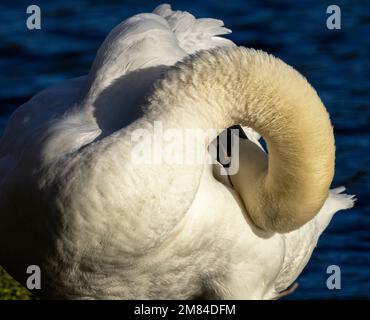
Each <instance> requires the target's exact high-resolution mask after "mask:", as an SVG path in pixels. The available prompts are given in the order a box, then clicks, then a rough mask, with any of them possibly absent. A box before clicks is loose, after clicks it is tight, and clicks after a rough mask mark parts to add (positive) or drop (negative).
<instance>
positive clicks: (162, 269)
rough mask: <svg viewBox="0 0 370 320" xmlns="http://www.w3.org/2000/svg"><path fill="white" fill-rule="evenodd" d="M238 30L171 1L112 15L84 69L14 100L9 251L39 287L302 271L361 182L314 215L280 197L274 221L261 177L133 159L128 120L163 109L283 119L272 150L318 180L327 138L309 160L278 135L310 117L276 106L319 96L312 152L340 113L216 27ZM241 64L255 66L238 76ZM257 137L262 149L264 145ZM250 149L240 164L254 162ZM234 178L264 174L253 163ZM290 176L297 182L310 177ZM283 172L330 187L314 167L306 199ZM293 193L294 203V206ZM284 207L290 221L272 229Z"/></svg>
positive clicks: (280, 282)
mask: <svg viewBox="0 0 370 320" xmlns="http://www.w3.org/2000/svg"><path fill="white" fill-rule="evenodd" d="M229 32H230V31H229V30H228V29H226V28H225V27H224V26H223V22H222V21H220V20H215V19H196V18H195V17H194V16H193V15H191V14H190V13H187V12H181V11H172V9H171V7H170V6H169V5H161V6H159V7H158V8H156V9H155V10H154V12H153V13H145V14H139V15H136V16H134V17H131V18H129V19H128V20H126V21H124V22H123V23H121V24H120V25H118V26H117V27H116V28H114V30H113V31H112V32H111V33H110V34H109V36H108V37H107V39H106V40H105V41H104V43H103V45H102V46H101V48H100V49H99V51H98V53H97V57H96V59H95V61H94V64H93V66H92V68H91V70H90V73H89V75H88V76H84V77H80V78H76V79H72V80H68V81H65V82H63V83H61V84H59V85H56V86H53V87H51V88H48V89H46V90H44V91H42V92H41V93H39V94H37V95H36V96H35V97H33V98H32V99H31V100H30V101H29V102H27V103H26V104H25V105H23V106H21V107H20V108H18V109H17V110H16V112H15V113H14V114H13V115H12V117H11V119H10V121H9V123H8V126H7V128H6V130H5V133H4V135H3V137H2V138H1V141H0V243H1V244H2V247H1V248H0V265H3V266H4V267H5V268H6V269H7V270H8V271H9V272H10V273H11V274H12V275H13V276H14V277H15V278H16V279H18V280H19V281H21V282H23V283H24V282H25V279H26V277H27V274H26V268H27V266H28V265H33V264H37V265H39V266H40V267H41V270H42V281H43V282H42V290H41V291H40V292H36V294H38V295H40V296H41V297H49V298H50V297H52V298H76V299H82V298H117V299H119V298H123V299H127V298H131V299H132V298H192V297H196V296H203V297H208V298H209V297H211V298H212V297H213V298H224V299H228V298H234V299H272V298H276V297H278V296H279V295H280V292H281V291H284V290H285V289H287V288H288V286H289V285H291V284H292V283H293V282H294V280H295V279H296V278H297V277H298V275H299V274H300V272H301V271H302V269H303V268H304V266H305V265H306V263H307V261H308V260H309V258H310V255H311V253H312V250H313V249H314V247H315V246H316V243H317V240H318V238H319V236H320V234H321V233H322V231H323V230H324V229H325V228H326V226H327V225H328V223H329V222H330V220H331V218H332V216H333V214H334V213H335V212H337V211H338V210H342V209H347V208H350V207H352V205H353V199H352V197H351V196H347V195H345V194H340V192H342V191H343V190H344V188H342V189H335V190H332V191H330V192H329V194H328V195H327V193H326V194H324V196H325V198H326V197H327V199H326V201H325V203H324V205H323V206H322V200H318V203H319V202H320V201H321V203H320V206H317V204H315V205H313V207H315V206H316V207H318V208H320V207H321V209H320V210H319V212H318V213H317V210H314V212H309V216H307V215H305V216H304V219H303V218H302V219H303V220H299V221H295V220H294V219H295V218H292V217H291V216H288V213H287V214H286V216H287V217H286V218H284V214H285V213H284V212H279V213H280V214H282V216H283V218H280V216H279V217H275V216H273V214H275V213H274V211H273V210H272V209H273V208H272V209H271V208H270V209H271V215H269V214H270V213H269V214H267V213H266V218H265V220H261V221H259V220H258V219H257V220H255V221H254V219H255V217H254V216H253V213H254V210H253V208H255V207H252V204H250V203H249V202H248V201H247V199H249V197H250V192H247V191H246V190H244V187H243V188H242V189H240V190H239V189H238V188H237V187H234V188H233V187H232V186H231V185H228V180H225V179H224V178H222V177H218V176H217V173H216V172H217V170H214V169H215V168H214V167H212V166H211V165H194V166H184V167H181V166H170V165H163V166H144V165H137V164H135V163H132V162H130V158H129V151H130V148H131V141H130V133H131V132H132V131H133V130H134V129H138V128H146V129H150V128H151V125H152V123H153V121H162V122H163V123H164V126H165V127H167V128H171V127H175V128H194V127H201V128H203V129H204V128H206V129H207V128H208V127H216V128H218V129H220V128H221V127H222V126H223V125H224V126H225V127H227V126H228V125H231V124H234V123H235V122H236V121H238V120H240V123H241V124H242V125H243V126H246V125H250V126H255V127H258V126H260V127H261V128H262V129H264V128H265V127H264V126H266V132H267V133H269V132H270V131H271V132H272V133H275V134H276V132H277V131H279V135H278V136H277V137H274V136H273V135H272V137H273V139H271V141H272V142H271V145H273V142H276V143H277V146H278V147H276V148H272V150H273V151H275V149H276V150H277V151H279V152H280V153H279V152H277V153H276V154H277V155H278V156H284V157H285V158H284V157H281V159H288V160H287V162H286V167H287V168H292V170H293V169H295V166H296V163H297V162H296V161H293V160H294V159H298V160H299V161H298V160H297V161H298V162H299V163H302V168H301V169H300V170H301V171H299V168H298V169H296V170H297V173H301V172H302V171H305V170H306V171H307V172H308V173H310V172H311V171H312V175H313V176H315V174H317V176H315V177H319V178H320V179H318V180H320V181H321V177H320V176H319V175H320V173H317V170H316V169H315V168H316V167H315V166H314V165H316V162H317V163H319V164H320V165H322V164H323V163H328V164H329V165H328V166H329V167H330V166H331V161H333V159H332V157H331V155H330V154H329V153H330V152H329V151H325V150H324V149H323V150H321V151H320V150H319V149H320V148H319V147H318V148H316V147H315V148H316V149H317V150H319V151H317V150H316V149H315V148H313V147H312V150H314V152H313V154H312V153H310V154H311V155H312V158H313V160H312V161H310V162H307V161H306V162H305V159H304V158H302V157H303V156H300V155H299V154H297V155H296V154H295V153H294V152H295V151H292V150H293V149H292V147H291V145H290V143H289V145H287V144H286V145H285V146H286V147H285V148H282V146H281V143H282V142H281V141H288V140H284V139H283V137H284V138H285V137H286V136H287V134H288V133H289V134H291V136H290V137H291V138H292V140H294V139H295V138H296V135H295V134H292V132H295V133H296V134H297V135H298V138H299V137H300V135H299V134H300V132H299V131H297V130H298V129H297V128H296V127H297V125H296V124H294V123H291V121H288V120H287V121H286V122H285V120H284V119H285V118H284V119H283V120H282V118H279V117H278V116H277V113H273V112H274V110H275V109H274V108H276V110H279V112H280V113H279V114H281V113H283V112H287V111H286V109H284V108H288V107H290V104H291V105H292V106H293V107H294V108H293V107H292V109H291V111H292V114H294V112H296V116H297V117H298V116H299V114H300V113H299V110H298V111H294V110H297V108H295V104H297V105H299V106H300V107H302V108H303V107H304V106H301V104H299V103H297V101H298V102H302V101H303V102H305V99H307V103H306V104H307V105H308V107H307V110H311V109H312V110H316V109H315V108H317V110H318V111H317V112H316V111H312V114H311V115H310V114H309V112H310V111H307V114H308V115H307V116H305V117H306V118H305V119H303V118H297V119H298V120H297V121H302V122H300V126H301V127H302V129H301V130H304V129H305V130H307V133H308V134H311V136H309V137H307V138H306V139H305V140H304V136H305V134H306V132H304V133H303V132H302V137H301V139H303V140H299V141H298V142H297V143H296V144H295V143H294V141H292V145H293V146H296V149H294V150H296V152H297V153H299V152H309V151H310V149H309V146H307V148H306V149H302V148H301V145H302V143H303V145H304V144H305V143H306V144H310V143H312V144H314V143H315V142H316V141H317V145H318V146H319V145H320V144H321V143H319V142H318V141H319V139H322V140H323V142H322V144H323V145H324V146H326V144H327V145H329V146H331V144H332V140H330V139H331V138H330V134H331V132H330V128H331V127H330V126H329V124H330V122H328V120H326V118H325V116H324V113H323V111H322V110H324V109H323V108H322V104H321V102H320V101H319V99H318V97H317V96H316V95H315V92H314V91H313V89H312V88H311V87H310V86H309V85H308V84H307V83H306V82H305V80H303V78H301V77H300V76H298V75H297V73H296V72H295V71H294V70H293V69H291V68H288V67H287V66H286V65H285V64H283V63H282V62H281V61H279V60H277V59H275V58H274V57H272V56H267V55H266V54H264V53H261V52H257V51H254V50H247V49H240V48H237V47H236V46H235V45H234V44H233V43H232V42H231V41H230V40H227V39H224V38H221V37H219V36H220V35H223V34H227V33H229ZM221 47H222V48H221ZM202 50H205V51H203V53H198V52H200V51H202ZM194 53H196V54H195V55H191V54H194ZM179 61H184V63H178V62H179ZM176 63H177V64H176ZM175 64H176V66H175V67H172V66H173V65H175ZM200 70H209V72H200ZM239 70H241V71H240V72H241V73H240V74H239ZM276 70H277V71H276ZM243 72H244V73H243ZM279 72H282V73H284V74H281V75H280V74H279ZM265 74H266V75H268V77H267V76H266V77H265ZM243 75H244V76H245V77H244V76H243ZM287 76H288V77H287ZM289 77H292V81H290V79H289ZM244 78H246V79H249V80H246V84H243V86H242V87H239V84H240V86H241V85H242V84H241V83H242V82H243V81H244V80H243V79H244ZM270 78H271V79H272V80H271V83H270V84H267V82H266V81H270V80H267V79H270ZM161 79H162V80H161ZM263 81H265V83H264V82H263ZM289 81H290V82H289ZM154 83H155V85H154V86H153V84H154ZM254 86H256V87H254ZM295 86H296V87H295ZM260 87H261V89H260ZM224 88H226V89H225V90H224ZM262 88H263V89H262ZM269 88H272V89H276V90H275V91H273V92H274V93H275V94H276V96H270V95H271V92H270V91H268V90H269ZM293 88H296V89H297V90H294V89H293ZM263 90H265V91H263ZM266 90H267V91H266ZM241 92H250V93H248V94H247V93H246V96H242V95H241ZM289 92H291V94H288V93H289ZM301 92H303V93H304V94H303V93H302V94H301V95H300V93H301ZM258 93H261V94H258ZM252 94H253V95H254V96H253V97H252ZM279 94H281V96H279ZM242 98H243V99H244V100H243V99H242ZM264 99H265V100H264ZM243 101H247V102H246V103H245V108H246V109H245V110H244V109H242V108H244V103H242V102H243ZM265 102H266V103H265ZM226 104H227V105H228V106H226ZM263 104H266V105H268V104H269V105H271V107H269V108H267V107H266V108H265V109H263V107H262V105H263ZM260 106H261V108H262V109H258V108H260ZM253 108H254V109H253ZM279 108H280V109H279ZM253 110H262V111H258V112H256V113H255V112H254V111H253ZM264 110H265V111H266V110H267V111H266V112H265V111H264ZM289 110H290V109H289ZM264 112H265V113H264ZM271 112H272V113H271ZM244 113H245V114H246V115H245V116H244ZM301 113H302V112H301ZM239 114H240V116H239ZM289 114H290V113H289ZM267 115H270V116H271V117H270V116H267ZM243 117H245V118H248V119H249V120H248V119H246V120H245V119H244V118H243ZM254 118H256V119H257V120H254ZM319 118H320V121H316V120H318V119H319ZM324 118H325V119H324ZM206 119H207V120H206ZM208 119H210V120H208ZM250 119H252V120H250ZM260 119H262V120H263V121H262V120H260ZM321 119H323V120H321ZM272 120H274V121H272ZM275 120H276V121H275ZM253 121H254V122H253ZM259 121H260V122H261V123H260V122H259ZM279 121H280V122H279ZM305 121H306V122H307V124H312V128H310V127H311V125H307V126H306V125H305V124H306V122H305ZM275 123H277V124H279V125H281V127H278V128H277V127H275ZM283 125H285V126H286V128H287V130H285V129H284V127H283ZM316 125H317V128H316V127H315V126H316ZM294 126H295V127H294ZM321 127H324V128H327V129H325V130H327V131H325V132H327V136H328V137H329V138H328V140H325V139H326V138H325V135H324V137H323V136H322V134H321V133H322V132H324V131H321V133H320V130H321ZM329 127H330V128H329ZM277 129H279V130H277ZM288 129H289V130H292V131H289V130H288ZM269 130H270V131H269ZM294 130H295V131H294ZM310 130H311V131H312V132H311V131H310ZM323 130H324V129H323ZM288 131H289V132H288ZM316 132H318V133H317V134H316ZM246 134H247V135H248V137H249V138H250V140H251V141H253V142H254V143H256V144H258V139H259V137H260V136H259V135H258V134H257V133H256V132H255V131H254V130H253V129H251V128H248V127H247V128H246ZM298 138H297V140H298ZM267 140H268V139H267ZM241 143H243V142H241ZM279 143H280V146H279ZM268 144H269V141H268ZM248 148H249V147H248V146H247V145H246V150H247V151H246V156H248V157H251V158H250V159H252V160H251V161H252V162H253V161H254V160H253V159H254V156H255V154H257V153H255V151H248V150H254V149H248ZM300 148H301V149H300ZM284 150H285V151H284ZM328 150H331V149H330V148H328ZM316 151H317V157H318V159H321V160H317V161H316V159H315V152H316ZM260 152H261V151H260ZM284 152H285V153H284ZM288 152H289V153H288ZM325 152H327V153H325ZM324 153H325V154H324ZM287 155H289V157H287ZM260 156H261V157H262V158H265V159H267V155H266V154H261V155H260ZM270 157H271V158H272V157H273V155H270ZM295 157H297V158H295ZM275 159H277V157H276V158H275ZM290 159H293V160H291V161H290ZM328 159H329V160H328ZM301 160H302V161H301ZM266 161H267V160H266ZM268 161H269V163H270V159H269V160H268ZM271 161H272V160H271ZM320 161H321V162H320ZM325 161H327V162H325ZM252 162H250V163H245V162H242V163H241V164H240V166H243V167H244V168H253V165H257V164H254V163H252ZM293 162H294V164H293ZM312 163H313V164H312ZM282 164H284V162H282ZM278 165H280V162H277V161H276V162H274V166H273V167H274V168H275V167H278ZM256 168H258V165H257V166H256ZM322 169H323V172H326V166H324V167H323V168H322ZM249 170H252V169H249ZM310 170H311V171H310ZM247 171H248V170H247ZM247 171H246V172H247ZM328 171H330V170H329V169H328ZM287 172H288V173H289V171H288V170H287ZM252 173H253V172H252ZM247 174H248V175H250V174H251V173H250V172H249V173H248V172H247ZM215 175H216V177H215ZM325 175H326V176H327V177H325V179H323V181H324V180H325V181H324V182H322V184H323V185H325V184H327V183H328V182H329V183H330V182H331V178H330V177H331V176H330V172H329V173H323V176H325ZM310 176H311V175H307V177H306V178H305V179H306V180H307V181H310ZM215 178H216V179H215ZM217 179H218V180H222V181H223V183H220V182H218V180H217ZM232 179H233V178H232ZM234 179H236V180H235V181H236V182H238V181H239V180H240V181H241V183H242V184H245V185H248V188H254V180H246V179H245V177H244V176H243V173H241V174H240V175H239V176H238V175H237V176H236V177H235V178H234ZM286 179H287V181H288V182H289V181H292V183H296V184H297V186H298V187H299V184H298V182H300V181H306V180H300V177H287V178H286ZM302 179H303V178H302ZM329 180H330V181H329ZM244 181H245V182H244ZM256 181H257V180H256ZM258 181H259V180H258ZM283 182H284V181H283ZM238 183H239V182H238ZM320 183H321V182H320ZM303 184H305V183H303ZM281 186H282V187H281V189H280V190H282V191H283V192H282V193H281V197H283V196H286V199H287V202H290V201H291V202H294V201H296V202H297V201H302V203H305V202H304V200H305V195H306V194H307V197H309V195H311V194H312V199H313V198H315V199H316V197H317V195H316V194H314V193H313V191H312V190H313V189H315V190H316V189H320V188H321V187H322V185H320V184H319V182H318V184H317V186H315V187H312V190H311V189H310V188H309V182H307V186H306V185H305V188H306V189H305V190H304V191H305V192H303V191H302V192H303V193H302V195H304V196H303V199H301V198H300V199H299V200H298V199H295V200H294V192H295V191H294V190H295V189H289V188H288V187H289V184H287V189H286V190H285V189H284V188H285V187H284V186H285V185H284V184H283V183H282V184H281ZM316 187H317V188H316ZM255 189H256V190H257V185H256V187H255ZM298 189H299V188H298ZM248 190H249V189H248ZM261 190H262V189H261ZM288 190H293V191H290V192H289V194H288ZM320 190H321V189H320ZM322 190H323V191H322V192H326V191H327V187H322ZM325 190H326V191H325ZM285 191H286V193H287V194H288V195H287V194H284V192H285ZM311 191H312V192H311ZM246 192H247V195H245V193H246ZM297 194H298V193H297ZM256 197H257V195H256V196H254V197H252V198H251V199H252V200H254V199H257V198H256ZM271 199H272V200H274V201H272V202H271V203H273V204H274V205H275V204H276V205H277V206H279V207H281V203H279V201H278V200H279V199H276V198H271ZM312 199H308V198H307V203H309V204H311V203H312ZM275 200H276V201H275ZM288 204H289V203H288ZM250 205H251V206H250ZM263 205H264V206H266V205H267V204H265V203H264V204H263ZM261 206H262V203H261ZM266 208H267V207H266ZM281 208H282V207H281ZM284 208H285V207H284ZM292 208H293V209H292ZM292 208H291V207H290V206H288V205H287V206H286V210H287V212H291V213H292V212H294V208H296V207H292ZM284 210H285V209H284ZM284 210H282V211H284ZM267 211H268V212H270V211H269V210H267V209H266V212H267ZM280 211H281V210H280ZM311 211H312V210H311ZM292 214H293V213H292ZM304 214H306V213H302V216H303V215H304ZM297 215H298V216H299V214H298V213H297ZM284 219H286V220H284ZM284 221H286V225H287V227H286V229H287V230H288V229H289V232H283V233H279V232H276V231H279V230H281V229H282V228H283V229H284V227H282V225H284ZM306 221H308V222H306ZM256 225H259V226H260V227H261V228H258V227H257V226H256ZM274 228H275V229H274Z"/></svg>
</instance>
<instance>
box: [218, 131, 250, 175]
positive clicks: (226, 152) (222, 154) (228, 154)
mask: <svg viewBox="0 0 370 320" xmlns="http://www.w3.org/2000/svg"><path fill="white" fill-rule="evenodd" d="M232 135H234V136H232ZM235 135H236V137H237V138H236V139H235ZM239 139H246V140H248V137H247V135H246V134H245V132H244V130H243V128H242V127H241V126H240V125H235V126H232V127H230V128H227V129H226V130H225V131H224V132H222V133H221V134H220V135H219V136H218V137H217V161H218V162H219V163H220V164H221V165H222V166H223V167H224V168H229V167H230V164H231V158H232V157H233V156H239V155H233V154H232V153H233V152H232V151H233V150H234V148H233V143H239Z"/></svg>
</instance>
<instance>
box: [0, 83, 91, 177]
mask: <svg viewBox="0 0 370 320" xmlns="http://www.w3.org/2000/svg"><path fill="white" fill-rule="evenodd" d="M85 80H86V77H79V78H74V79H69V80H66V81H63V82H61V83H59V84H57V85H54V86H51V87H49V88H47V89H45V90H42V91H41V92H39V93H38V94H36V95H35V96H34V97H32V98H31V99H30V100H29V101H28V102H26V103H25V104H23V105H21V106H20V107H18V108H17V109H16V110H15V112H14V113H13V114H12V115H11V117H10V119H9V121H8V123H7V125H6V128H5V132H4V134H3V136H2V138H1V140H0V168H8V167H9V164H10V161H9V159H10V158H9V156H11V158H12V159H13V161H17V160H20V159H22V160H24V164H27V165H31V162H28V161H27V158H28V155H32V156H36V155H37V152H38V151H39V150H40V148H41V145H42V144H43V143H45V142H46V141H45V139H46V136H47V134H48V133H49V134H50V133H51V130H52V128H53V124H56V123H57V120H58V119H60V118H62V117H63V115H64V114H65V113H66V111H67V110H68V109H69V108H70V107H72V106H73V105H74V103H75V101H76V100H77V97H78V94H79V92H80V90H81V88H82V87H83V85H84V83H85ZM71 127H72V126H71ZM68 129H69V128H66V130H67V133H68ZM67 136H68V134H67V135H66V139H67ZM70 138H71V142H73V143H76V142H77V141H76V139H75V137H70ZM4 159H5V160H4ZM5 164H6V165H5ZM4 170H5V169H4Z"/></svg>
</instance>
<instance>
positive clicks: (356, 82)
mask: <svg viewBox="0 0 370 320" xmlns="http://www.w3.org/2000/svg"><path fill="white" fill-rule="evenodd" d="M37 3H38V4H39V5H40V7H41V10H42V29H41V30H36V31H30V30H27V29H26V26H25V19H26V7H27V5H29V4H30V2H26V1H4V0H2V1H1V4H0V39H1V41H0V70H1V72H0V134H1V132H2V131H3V129H4V125H5V123H6V121H7V119H8V117H9V115H10V113H11V112H12V111H13V110H14V109H15V108H17V107H18V106H19V105H20V104H22V103H23V102H25V101H27V100H28V99H29V98H30V97H31V96H32V95H34V94H35V93H36V92H38V91H39V90H40V89H43V88H44V87H47V86H49V85H52V84H54V83H56V82H59V81H61V80H63V79H67V78H71V77H76V76H79V75H83V74H86V73H87V72H88V70H89V68H90V65H91V62H92V60H93V58H94V55H95V52H96V50H97V49H98V47H99V45H100V44H101V42H102V41H103V39H104V37H105V36H106V35H107V33H108V32H109V31H110V30H111V29H112V27H114V26H115V25H116V24H118V23H119V22H120V21H122V20H123V19H125V18H126V17H128V16H130V15H132V14H134V13H139V12H144V11H151V10H152V9H153V8H154V7H155V6H156V5H157V2H154V1H121V0H120V1H118V0H117V1H114V0H104V1H84V0H76V1H37ZM335 3H336V4H337V5H339V6H340V8H341V11H342V29H341V30H328V29H327V28H326V18H327V14H326V8H327V6H328V5H330V4H331V3H330V2H326V1H273V0H268V1H252V0H249V1H241V0H237V1H232V0H228V1H224V2H221V1H213V0H207V1H203V2H201V3H200V2H198V1H197V2H196V1H192V2H189V1H173V2H172V4H173V7H174V8H177V9H182V10H188V11H190V12H192V13H193V14H195V15H196V16H198V17H216V18H220V19H223V20H224V21H225V24H226V26H227V27H229V28H231V29H232V30H233V34H231V35H230V36H229V38H230V39H232V40H233V41H235V42H236V43H237V44H239V45H244V46H247V47H254V48H259V49H263V50H266V51H268V52H270V53H273V54H275V55H276V56H278V57H280V58H282V59H283V60H285V61H286V62H287V63H289V64H291V65H292V66H294V67H295V68H296V69H298V70H299V71H300V72H301V73H303V74H304V75H305V76H306V77H307V78H308V79H309V81H310V82H311V83H312V84H313V86H314V87H315V88H316V89H317V91H318V93H319V95H320V97H321V98H322V100H323V101H324V103H325V105H326V107H327V108H328V109H329V112H330V114H331V117H332V121H333V123H334V126H335V134H336V144H337V160H336V177H335V181H334V183H333V186H338V185H346V186H347V187H348V192H349V193H355V194H357V196H358V201H357V203H356V207H355V208H354V209H353V210H350V211H346V212H342V213H338V214H337V215H336V216H335V217H334V219H333V221H332V223H331V224H330V226H329V228H328V229H327V230H326V231H325V233H324V234H323V236H322V237H321V239H320V241H319V245H318V247H317V249H316V251H315V252H314V254H313V257H312V259H311V261H310V262H309V264H308V265H307V267H306V269H305V271H304V272H303V273H302V275H301V276H300V277H299V279H298V282H299V284H300V288H299V289H298V290H297V291H296V292H295V293H294V294H292V295H291V296H290V298H293V299H321V298H324V299H332V298H334V299H344V298H356V299H358V298H370V194H369V191H370V155H369V148H370V125H369V123H370V1H360V0H358V1H345V2H344V1H335ZM333 264H335V265H338V266H340V268H341V276H342V283H341V287H342V289H341V290H328V289H327V288H326V279H327V277H328V275H327V274H326V268H327V267H328V266H329V265H333Z"/></svg>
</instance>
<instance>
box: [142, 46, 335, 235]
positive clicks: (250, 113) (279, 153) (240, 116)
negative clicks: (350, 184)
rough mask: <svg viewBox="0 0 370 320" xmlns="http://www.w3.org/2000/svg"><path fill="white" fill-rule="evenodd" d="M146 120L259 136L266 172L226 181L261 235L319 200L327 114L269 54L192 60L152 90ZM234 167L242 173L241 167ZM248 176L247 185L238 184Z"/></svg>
mask: <svg viewBox="0 0 370 320" xmlns="http://www.w3.org/2000/svg"><path fill="white" fill-rule="evenodd" d="M148 114H149V118H150V114H152V117H155V118H157V119H167V120H165V121H167V123H168V125H169V126H176V127H198V128H199V127H200V128H203V129H211V128H212V129H222V128H226V127H229V126H231V125H234V124H241V125H243V126H249V127H252V128H253V129H254V130H256V131H257V132H258V133H260V134H261V135H262V136H263V137H264V139H265V140H266V142H267V146H268V150H269V159H268V165H267V166H266V170H264V171H262V172H260V173H259V174H258V175H256V174H254V175H251V174H250V173H249V174H247V173H246V170H248V169H241V170H240V171H239V173H238V174H236V175H235V176H232V177H231V178H232V180H233V184H234V186H235V188H236V189H237V191H238V192H239V194H240V196H241V198H242V199H243V201H244V204H245V207H246V209H247V211H248V213H249V215H250V216H251V218H252V220H253V222H254V223H255V224H256V225H257V226H259V227H261V228H262V229H265V230H271V231H276V232H288V231H291V230H294V229H296V228H298V227H300V226H302V225H303V224H304V223H306V222H307V221H308V220H310V219H311V218H312V217H313V216H314V215H315V214H316V213H317V212H318V211H319V209H320V208H321V206H322V205H323V203H324V201H325V200H326V198H327V195H328V190H329V187H330V183H331V181H332V178H333V174H334V152H335V148H334V137H333V130H332V126H331V123H330V120H329V117H328V114H327V112H326V109H325V107H324V106H323V104H322V102H321V100H320V98H319V97H318V96H317V94H316V92H315V90H314V89H313V88H312V87H311V86H310V85H309V83H308V82H307V81H306V80H305V79H304V78H303V77H302V76H301V75H300V74H299V73H298V72H297V71H295V70H294V69H293V68H291V67H290V66H288V65H286V64H285V63H283V62H282V61H281V60H279V59H276V58H274V57H273V56H271V55H268V54H266V53H263V52H260V51H255V50H250V49H244V48H227V49H226V48H225V49H216V50H213V51H208V52H203V53H200V54H198V55H196V56H192V57H190V58H188V59H186V60H185V61H184V62H183V63H180V64H178V65H177V66H176V67H175V68H173V69H172V70H170V71H169V73H168V74H167V76H166V78H165V79H164V80H163V81H161V82H160V83H159V84H158V85H157V86H156V89H155V91H154V93H153V95H152V96H151V98H150V104H149V113H148ZM240 166H241V167H242V168H244V166H245V168H247V167H248V163H245V164H244V166H243V163H241V164H240ZM251 168H253V166H251ZM243 170H244V174H243ZM250 170H252V169H250ZM250 176H254V177H255V178H254V181H246V179H247V178H246V177H250ZM246 185H249V187H248V186H247V187H246ZM250 185H252V187H251V186H250Z"/></svg>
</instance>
